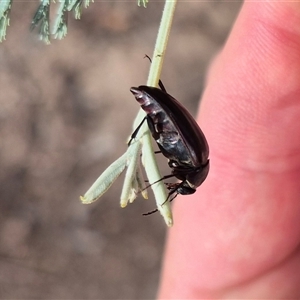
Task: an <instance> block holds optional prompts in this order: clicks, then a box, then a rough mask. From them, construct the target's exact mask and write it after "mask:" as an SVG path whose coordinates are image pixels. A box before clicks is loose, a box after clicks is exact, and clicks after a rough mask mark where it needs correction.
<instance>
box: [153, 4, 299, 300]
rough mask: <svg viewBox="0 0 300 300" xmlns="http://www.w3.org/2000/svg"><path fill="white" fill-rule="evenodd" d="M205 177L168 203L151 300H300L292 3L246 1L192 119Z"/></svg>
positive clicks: (295, 7)
mask: <svg viewBox="0 0 300 300" xmlns="http://www.w3.org/2000/svg"><path fill="white" fill-rule="evenodd" d="M197 121H198V123H199V124H200V126H201V128H202V129H203V132H204V133H205V135H206V137H207V140H208V143H209V146H210V166H211V168H210V172H209V174H208V177H207V179H206V181H205V182H204V183H203V184H202V185H201V186H200V187H199V188H198V190H197V192H196V193H195V194H193V195H191V196H184V197H182V196H181V197H178V198H177V199H176V201H174V202H175V203H174V210H173V213H174V219H175V220H174V221H175V224H174V226H173V228H171V229H170V230H169V232H168V238H167V245H166V251H165V256H164V262H163V270H162V275H161V283H160V290H159V294H158V299H300V255H299V249H300V248H299V241H300V2H291V1H290V2H284V1H281V2H279V1H276V2H275V1H268V2H267V1H261V2H259V1H253V2H245V3H244V4H243V7H242V9H241V12H240V14H239V16H238V18H237V21H236V22H235V25H234V27H233V29H232V32H231V34H230V36H229V38H228V41H227V43H226V44H225V46H224V48H223V50H222V51H221V53H220V54H219V55H218V57H217V58H216V59H215V60H214V62H213V64H212V66H211V69H210V72H209V74H208V78H207V83H206V89H205V92H204V95H203V98H202V101H201V107H200V113H199V115H198V118H197Z"/></svg>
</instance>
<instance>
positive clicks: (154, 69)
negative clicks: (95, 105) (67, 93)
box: [134, 0, 177, 226]
mask: <svg viewBox="0 0 300 300" xmlns="http://www.w3.org/2000/svg"><path fill="white" fill-rule="evenodd" d="M176 3H177V0H171V1H169V0H166V2H165V7H164V11H163V15H162V19H161V22H160V26H159V30H158V35H157V39H156V44H155V48H154V53H153V56H152V63H151V67H150V71H149V76H148V80H147V85H148V86H154V87H157V86H158V81H159V78H160V75H161V70H162V64H163V60H164V55H165V51H166V48H167V44H168V38H169V34H170V30H171V26H172V21H173V16H174V12H175V7H176ZM144 117H145V113H144V111H142V110H141V111H140V112H139V114H138V116H137V118H136V120H135V122H134V127H135V128H136V127H137V126H138V124H140V122H141V121H142V119H143V118H144ZM140 134H141V135H142V142H143V156H144V161H145V170H146V173H147V177H148V180H149V182H150V183H151V182H155V181H157V180H159V179H160V178H162V176H161V174H160V172H159V169H158V165H157V162H156V159H155V154H154V151H153V147H152V138H151V136H150V132H149V130H148V126H146V124H145V125H144V126H143V127H142V128H141V130H140ZM152 189H153V193H154V196H155V199H156V203H157V208H158V210H159V211H160V213H161V214H162V216H163V217H164V220H165V222H166V224H167V225H168V226H172V225H173V220H172V212H171V209H170V203H169V201H167V202H166V199H167V192H166V188H165V185H164V183H163V182H162V181H160V182H158V183H156V184H154V185H152Z"/></svg>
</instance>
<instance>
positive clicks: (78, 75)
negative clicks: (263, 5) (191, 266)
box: [0, 0, 241, 299]
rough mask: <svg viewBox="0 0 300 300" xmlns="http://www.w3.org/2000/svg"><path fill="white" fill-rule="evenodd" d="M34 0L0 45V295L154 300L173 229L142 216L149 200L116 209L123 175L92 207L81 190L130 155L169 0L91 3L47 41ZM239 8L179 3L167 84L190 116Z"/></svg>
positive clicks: (19, 6) (15, 16) (24, 5)
mask: <svg viewBox="0 0 300 300" xmlns="http://www.w3.org/2000/svg"><path fill="white" fill-rule="evenodd" d="M150 1H151V0H150ZM37 5H38V2H36V3H34V2H29V1H25V2H22V1H19V2H18V1H15V2H14V3H13V8H12V14H11V26H10V27H9V28H8V35H7V40H6V41H5V42H4V43H2V44H1V45H0V87H1V89H0V200H1V201H0V298H1V299H4V298H5V299H17V298H18V299H154V297H155V294H156V291H157V287H158V281H159V271H160V266H161V259H162V254H163V248H164V239H165V234H166V226H165V224H164V222H163V220H162V218H161V217H160V215H159V214H154V215H151V216H148V217H143V216H142V215H141V214H142V213H144V212H147V211H149V210H151V209H153V208H154V207H155V204H154V199H153V197H152V195H151V196H150V200H147V201H146V200H142V198H141V197H139V199H137V200H136V202H135V203H134V204H131V205H130V206H129V207H127V208H126V209H121V208H120V207H119V196H120V193H121V187H122V178H120V179H119V180H118V181H117V182H116V183H115V184H114V185H113V186H112V188H111V189H110V190H109V192H107V194H105V195H104V196H103V197H102V199H100V200H99V201H97V202H95V203H93V204H91V205H82V204H81V203H80V201H79V195H81V194H83V193H84V192H85V191H86V190H87V189H88V188H89V186H90V185H91V184H92V183H93V181H94V180H95V179H96V178H97V177H98V176H99V175H100V174H101V172H102V171H104V169H105V168H106V167H107V166H108V165H109V164H110V163H112V162H113V161H114V160H115V159H116V158H118V157H119V156H120V155H121V154H123V153H124V151H125V150H126V139H127V137H128V136H129V135H130V133H131V132H132V121H133V119H134V117H135V115H136V113H137V111H138V108H139V107H138V105H137V103H136V101H135V100H134V98H133V96H132V95H131V93H130V92H129V88H130V87H131V86H137V85H141V84H145V83H146V79H147V72H148V69H149V62H148V60H146V59H143V57H144V55H145V54H148V55H152V51H153V46H154V43H155V37H156V33H157V29H158V25H159V21H160V17H161V13H162V8H163V1H151V2H150V3H149V5H148V8H147V9H145V8H143V7H137V5H136V4H135V2H134V1H130V2H129V1H104V2H102V1H96V2H95V3H91V5H90V7H89V8H88V9H86V10H84V11H83V16H82V19H81V20H80V21H75V20H74V19H73V17H71V16H70V18H69V32H68V35H67V37H66V39H64V40H62V41H52V43H51V45H48V46H46V45H44V44H43V43H42V42H40V41H38V38H37V33H36V32H34V33H30V32H29V25H30V22H31V17H32V16H33V14H34V12H35V9H36V8H37ZM240 6H241V2H240V1H238V2H236V1H234V2H228V1H180V2H179V3H178V7H177V10H176V14H175V20H174V26H173V28H172V31H171V37H170V43H169V46H168V49H167V54H166V59H165V64H164V69H163V74H162V80H163V82H164V85H165V86H166V88H167V90H168V91H169V93H170V94H172V95H173V96H175V97H176V98H177V99H179V100H180V101H181V102H182V103H184V105H185V106H187V108H188V109H189V110H190V111H192V113H193V114H194V115H195V114H196V110H197V106H198V101H199V97H200V95H201V93H202V89H203V85H204V79H205V72H206V70H207V67H208V65H209V63H210V62H211V60H212V59H213V57H214V56H215V55H216V53H217V52H218V51H219V50H220V49H221V47H222V45H223V44H224V42H225V41H226V37H227V35H228V33H229V31H230V28H231V26H232V23H233V22H234V20H235V18H236V16H237V13H238V11H239V8H240ZM161 171H162V174H167V173H168V172H169V171H168V168H167V162H166V160H162V164H161ZM186 201H188V199H187V200H186ZM174 218H175V222H176V215H175V216H174Z"/></svg>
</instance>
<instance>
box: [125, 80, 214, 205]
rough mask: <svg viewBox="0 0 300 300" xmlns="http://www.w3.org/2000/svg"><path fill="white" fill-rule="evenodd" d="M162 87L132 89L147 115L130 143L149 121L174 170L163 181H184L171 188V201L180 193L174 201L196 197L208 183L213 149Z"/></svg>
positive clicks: (182, 109) (190, 118)
mask: <svg viewBox="0 0 300 300" xmlns="http://www.w3.org/2000/svg"><path fill="white" fill-rule="evenodd" d="M159 86H160V87H161V89H159V88H155V87H149V86H145V85H141V86H139V87H138V88H137V87H132V88H131V89H130V91H131V92H132V94H133V95H134V96H135V98H136V100H137V101H138V102H139V103H140V105H141V108H142V109H143V110H144V111H145V113H146V114H147V115H146V117H145V118H144V119H143V121H142V122H141V124H140V125H139V126H138V127H137V129H136V130H135V131H134V133H133V134H132V137H131V140H130V142H131V141H132V139H134V137H135V136H136V134H137V132H138V130H139V129H140V127H141V126H142V124H143V122H144V121H145V120H147V123H148V126H149V130H150V132H151V134H152V136H153V138H154V139H155V141H156V143H157V145H158V147H159V149H160V151H161V153H162V154H163V155H164V156H165V157H167V158H168V159H169V162H168V164H169V166H170V168H171V169H172V174H171V175H167V176H164V177H163V178H161V179H160V180H164V179H166V178H170V177H176V178H178V179H179V180H182V181H181V182H180V183H175V184H168V189H169V190H170V192H169V196H168V198H167V200H169V198H170V196H171V195H172V194H174V193H176V194H175V196H174V197H173V198H172V199H171V200H170V201H172V200H173V199H174V198H175V197H176V196H177V195H178V194H182V195H189V194H193V193H194V192H195V191H196V189H197V187H199V186H200V185H201V184H202V182H203V181H204V180H205V179H206V177H207V174H208V171H209V159H208V156H209V147H208V143H207V141H206V138H205V136H204V134H203V132H202V130H201V129H200V127H199V126H198V124H197V122H196V121H195V120H194V118H193V117H192V116H191V114H190V113H189V112H188V111H187V110H186V109H185V108H184V107H183V106H182V105H181V104H180V103H179V102H178V101H177V100H176V99H174V98H173V97H172V96H171V95H169V94H168V93H167V92H166V90H165V88H164V86H163V84H162V83H161V81H160V82H159ZM130 142H129V143H128V144H130ZM160 180H159V181H160ZM167 200H166V201H167Z"/></svg>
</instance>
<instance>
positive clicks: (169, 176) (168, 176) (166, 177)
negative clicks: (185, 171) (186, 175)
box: [141, 174, 175, 192]
mask: <svg viewBox="0 0 300 300" xmlns="http://www.w3.org/2000/svg"><path fill="white" fill-rule="evenodd" d="M174 176H175V175H173V174H170V175H166V176H163V177H162V178H160V179H158V180H156V181H154V182H153V183H151V184H149V185H147V186H146V187H144V188H143V189H142V190H141V192H142V191H144V190H146V189H148V188H149V187H151V185H153V184H155V183H158V182H160V181H162V180H165V179H168V178H171V177H174ZM148 182H149V181H148Z"/></svg>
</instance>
